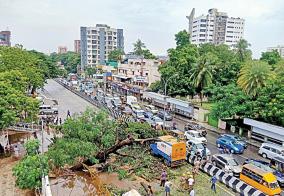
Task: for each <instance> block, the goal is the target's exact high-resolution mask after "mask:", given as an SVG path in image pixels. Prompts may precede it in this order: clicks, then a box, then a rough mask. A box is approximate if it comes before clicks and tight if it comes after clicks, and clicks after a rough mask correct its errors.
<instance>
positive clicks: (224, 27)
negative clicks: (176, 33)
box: [187, 8, 245, 47]
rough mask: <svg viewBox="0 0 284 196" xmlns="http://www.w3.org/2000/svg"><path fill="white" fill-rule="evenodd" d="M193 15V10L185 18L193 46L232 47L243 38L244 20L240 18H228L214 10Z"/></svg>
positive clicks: (223, 13) (225, 14)
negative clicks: (215, 45) (217, 45)
mask: <svg viewBox="0 0 284 196" xmlns="http://www.w3.org/2000/svg"><path fill="white" fill-rule="evenodd" d="M194 13H195V9H193V10H192V13H191V14H190V16H187V18H188V20H189V31H191V32H189V34H190V41H191V43H193V44H197V45H200V44H203V43H213V44H226V45H228V46H230V47H233V46H234V45H236V43H237V42H238V41H239V40H240V39H242V38H243V36H244V23H245V20H244V19H242V18H233V17H228V15H227V13H225V12H218V10H217V9H215V8H213V9H210V10H208V14H207V15H201V16H198V17H194Z"/></svg>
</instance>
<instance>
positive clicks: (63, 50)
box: [58, 46, 67, 54]
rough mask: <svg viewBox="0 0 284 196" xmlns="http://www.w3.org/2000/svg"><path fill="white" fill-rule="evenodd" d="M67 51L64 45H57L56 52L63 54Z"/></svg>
mask: <svg viewBox="0 0 284 196" xmlns="http://www.w3.org/2000/svg"><path fill="white" fill-rule="evenodd" d="M64 53H67V47H66V46H59V47H58V54H64Z"/></svg>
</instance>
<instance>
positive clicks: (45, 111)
mask: <svg viewBox="0 0 284 196" xmlns="http://www.w3.org/2000/svg"><path fill="white" fill-rule="evenodd" d="M39 114H40V115H53V114H58V109H57V108H52V107H51V106H50V105H41V106H39Z"/></svg>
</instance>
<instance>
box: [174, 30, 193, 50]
mask: <svg viewBox="0 0 284 196" xmlns="http://www.w3.org/2000/svg"><path fill="white" fill-rule="evenodd" d="M175 40H176V45H177V47H179V46H181V47H183V46H186V45H189V44H190V42H189V34H188V33H187V31H186V30H183V31H180V32H178V33H177V34H176V35H175Z"/></svg>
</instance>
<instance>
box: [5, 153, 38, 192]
mask: <svg viewBox="0 0 284 196" xmlns="http://www.w3.org/2000/svg"><path fill="white" fill-rule="evenodd" d="M17 162H18V160H16V159H15V158H13V157H7V158H0V196H18V195H19V196H33V195H34V194H33V192H31V191H30V190H21V189H19V188H17V187H16V186H15V177H14V176H13V174H12V168H13V167H14V165H16V163H17Z"/></svg>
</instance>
